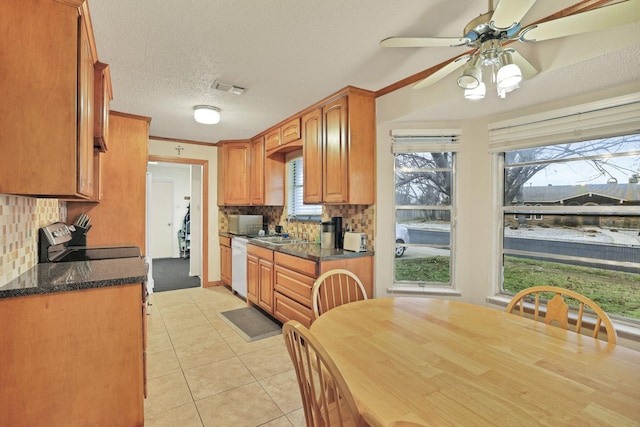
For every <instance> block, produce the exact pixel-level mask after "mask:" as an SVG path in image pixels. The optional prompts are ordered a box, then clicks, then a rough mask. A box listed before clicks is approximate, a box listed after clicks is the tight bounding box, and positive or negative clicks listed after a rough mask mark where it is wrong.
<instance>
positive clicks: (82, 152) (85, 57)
mask: <svg viewBox="0 0 640 427" xmlns="http://www.w3.org/2000/svg"><path fill="white" fill-rule="evenodd" d="M79 49H80V56H79V58H80V60H79V67H78V108H79V111H78V117H79V120H78V192H79V193H80V194H83V195H85V196H92V195H93V121H94V118H93V109H94V105H93V102H94V101H93V89H94V88H93V78H94V70H93V57H92V53H91V45H90V43H89V33H88V31H87V27H86V25H85V23H84V17H82V18H80V46H79Z"/></svg>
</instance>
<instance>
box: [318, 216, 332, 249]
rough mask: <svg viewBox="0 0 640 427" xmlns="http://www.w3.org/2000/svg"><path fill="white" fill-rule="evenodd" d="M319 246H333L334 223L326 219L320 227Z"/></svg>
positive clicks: (327, 247) (324, 247)
mask: <svg viewBox="0 0 640 427" xmlns="http://www.w3.org/2000/svg"><path fill="white" fill-rule="evenodd" d="M320 247H321V248H322V249H333V248H334V247H335V224H334V223H333V222H332V221H326V222H323V223H322V224H321V227H320Z"/></svg>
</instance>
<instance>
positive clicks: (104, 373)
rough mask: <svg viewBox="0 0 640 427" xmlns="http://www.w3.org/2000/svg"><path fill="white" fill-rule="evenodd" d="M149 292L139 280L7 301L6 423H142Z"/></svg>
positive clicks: (1, 304)
mask: <svg viewBox="0 0 640 427" xmlns="http://www.w3.org/2000/svg"><path fill="white" fill-rule="evenodd" d="M141 287H142V288H141ZM143 295H144V286H143V285H141V284H139V283H137V284H129V285H121V286H111V287H104V288H95V289H85V290H77V291H69V292H58V293H52V294H45V295H32V296H24V297H16V298H6V299H2V300H0V324H1V325H2V330H3V332H2V334H0V361H2V362H1V363H0V414H2V417H1V421H0V424H2V425H7V426H68V427H72V426H105V427H107V426H108V427H111V426H122V427H129V426H131V427H133V426H142V425H143V424H144V392H145V384H144V380H145V373H144V367H145V319H144V315H145V311H144V310H145V308H144V296H143ZM141 307H142V308H141Z"/></svg>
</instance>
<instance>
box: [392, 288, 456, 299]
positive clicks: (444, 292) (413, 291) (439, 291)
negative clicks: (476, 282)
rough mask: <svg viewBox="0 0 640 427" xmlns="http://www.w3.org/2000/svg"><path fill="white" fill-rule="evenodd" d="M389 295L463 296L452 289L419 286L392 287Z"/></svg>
mask: <svg viewBox="0 0 640 427" xmlns="http://www.w3.org/2000/svg"><path fill="white" fill-rule="evenodd" d="M387 293H388V294H396V295H399V294H405V295H439V296H454V297H459V296H462V294H461V293H460V292H458V291H457V290H455V289H451V288H427V287H418V286H391V287H389V288H387Z"/></svg>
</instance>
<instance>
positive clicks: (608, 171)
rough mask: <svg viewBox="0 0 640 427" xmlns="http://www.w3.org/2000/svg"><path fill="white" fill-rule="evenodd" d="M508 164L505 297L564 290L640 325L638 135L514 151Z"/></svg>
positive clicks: (505, 168)
mask: <svg viewBox="0 0 640 427" xmlns="http://www.w3.org/2000/svg"><path fill="white" fill-rule="evenodd" d="M502 164H503V192H502V200H503V202H502V213H503V235H502V268H503V278H502V280H503V281H502V291H504V292H506V293H509V294H514V293H516V292H518V291H520V290H521V289H524V288H528V287H530V286H534V285H553V286H560V287H563V288H568V289H572V290H575V291H577V292H579V293H581V294H583V295H585V296H587V297H589V298H591V299H592V300H594V301H595V302H596V303H597V304H598V305H600V307H602V309H603V310H605V311H606V312H607V313H608V314H609V315H612V316H619V317H623V318H627V319H640V184H639V183H638V173H639V172H640V134H637V133H636V134H629V135H621V136H614V137H607V138H598V139H593V140H582V141H577V142H569V143H561V144H553V145H540V146H534V147H531V148H519V149H514V150H508V151H504V152H503V153H502ZM532 217H533V218H535V220H536V221H533V220H531V218H532Z"/></svg>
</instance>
